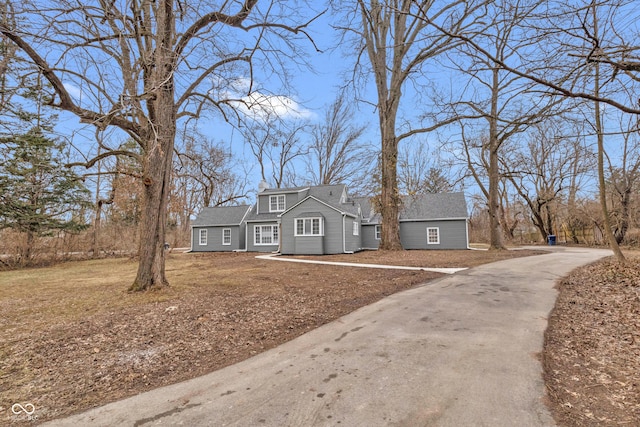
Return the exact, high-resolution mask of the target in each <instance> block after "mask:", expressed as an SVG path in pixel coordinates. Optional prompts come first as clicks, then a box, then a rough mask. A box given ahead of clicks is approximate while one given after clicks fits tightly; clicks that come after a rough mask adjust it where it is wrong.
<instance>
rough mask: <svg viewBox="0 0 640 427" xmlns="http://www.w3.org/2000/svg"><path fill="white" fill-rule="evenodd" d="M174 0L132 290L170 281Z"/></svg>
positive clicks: (164, 34) (163, 20)
mask: <svg viewBox="0 0 640 427" xmlns="http://www.w3.org/2000/svg"><path fill="white" fill-rule="evenodd" d="M173 22H174V17H173V2H172V1H171V0H163V1H162V3H161V4H160V5H159V6H158V33H157V34H158V39H159V40H158V42H157V44H156V46H158V48H157V51H156V55H157V57H156V67H155V68H154V70H153V71H152V73H154V74H153V75H152V77H151V79H149V81H148V84H149V86H150V87H157V88H158V90H157V92H156V93H157V96H156V99H152V100H149V121H150V125H151V126H150V127H151V128H150V129H148V131H147V140H146V141H145V143H146V145H147V147H146V149H147V153H148V155H147V156H145V158H144V161H143V183H144V190H143V193H142V194H143V200H142V218H141V221H140V244H139V247H138V256H139V257H140V261H139V263H138V272H137V274H136V278H135V280H134V282H133V284H132V285H131V287H130V288H129V290H130V291H140V290H147V289H150V288H152V287H161V286H166V285H168V284H169V281H168V280H167V278H166V275H165V269H164V261H165V259H164V258H165V256H164V252H165V251H164V243H165V228H166V223H167V203H168V200H169V193H170V191H171V188H170V177H171V170H172V165H173V146H174V143H175V136H176V107H175V101H174V75H173V64H174V63H175V61H174V59H173V56H174V53H173V52H172V50H171V47H172V42H173V40H172V38H173V27H172V26H173Z"/></svg>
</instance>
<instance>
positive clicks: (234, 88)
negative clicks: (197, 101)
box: [215, 77, 315, 121]
mask: <svg viewBox="0 0 640 427" xmlns="http://www.w3.org/2000/svg"><path fill="white" fill-rule="evenodd" d="M215 83H217V84H216V86H218V87H220V88H221V89H220V92H219V94H218V96H219V97H220V98H226V99H232V100H235V101H232V102H231V104H232V105H233V106H234V107H235V108H237V109H238V111H240V112H241V113H242V114H244V115H246V116H248V117H251V118H252V119H254V120H261V121H266V120H270V119H273V118H276V117H277V118H279V119H281V120H296V119H311V118H314V117H315V113H313V112H312V111H311V110H308V109H306V108H304V107H303V106H302V105H300V104H299V103H298V102H296V101H295V100H294V99H292V98H290V97H287V96H283V95H267V94H264V93H261V92H258V91H252V92H250V93H249V95H246V93H247V92H249V91H250V90H251V87H252V85H251V80H250V79H248V78H245V77H238V78H235V79H233V80H224V81H223V80H222V79H221V78H217V79H215Z"/></svg>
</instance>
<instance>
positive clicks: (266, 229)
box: [253, 225, 278, 246]
mask: <svg viewBox="0 0 640 427" xmlns="http://www.w3.org/2000/svg"><path fill="white" fill-rule="evenodd" d="M253 244H254V245H256V246H264V245H277V244H278V226H277V225H256V226H255V228H254V230H253Z"/></svg>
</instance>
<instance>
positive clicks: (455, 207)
mask: <svg viewBox="0 0 640 427" xmlns="http://www.w3.org/2000/svg"><path fill="white" fill-rule="evenodd" d="M468 217H469V215H468V213H467V202H466V200H465V198H464V193H434V194H423V195H420V196H404V197H403V198H402V209H401V210H400V221H403V220H404V221H412V220H414V221H416V220H423V219H454V218H455V219H460V218H468Z"/></svg>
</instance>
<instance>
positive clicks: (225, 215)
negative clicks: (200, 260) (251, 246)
mask: <svg viewBox="0 0 640 427" xmlns="http://www.w3.org/2000/svg"><path fill="white" fill-rule="evenodd" d="M250 209H251V206H249V205H241V206H224V207H214V208H204V209H203V210H202V212H200V214H199V215H198V217H197V218H196V219H195V220H194V221H193V222H192V223H191V250H192V251H193V252H216V251H218V252H223V251H224V252H226V251H237V250H242V249H244V248H245V247H246V246H245V232H246V227H245V225H244V224H245V219H246V217H247V215H248V214H249V210H250Z"/></svg>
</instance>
